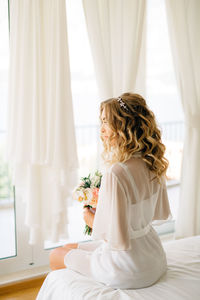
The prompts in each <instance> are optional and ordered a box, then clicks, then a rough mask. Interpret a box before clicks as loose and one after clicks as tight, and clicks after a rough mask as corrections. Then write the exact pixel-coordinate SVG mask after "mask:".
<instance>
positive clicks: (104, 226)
mask: <svg viewBox="0 0 200 300" xmlns="http://www.w3.org/2000/svg"><path fill="white" fill-rule="evenodd" d="M92 239H103V240H104V241H106V242H107V243H108V244H109V246H110V249H112V250H128V249H130V239H129V215H128V199H127V195H126V192H125V189H124V187H123V183H122V182H121V181H120V180H119V178H118V177H117V176H116V175H115V174H114V173H113V172H112V171H109V172H108V173H106V174H105V175H104V176H103V178H102V184H101V188H100V191H99V199H98V204H97V210H96V214H95V219H94V224H93V231H92Z"/></svg>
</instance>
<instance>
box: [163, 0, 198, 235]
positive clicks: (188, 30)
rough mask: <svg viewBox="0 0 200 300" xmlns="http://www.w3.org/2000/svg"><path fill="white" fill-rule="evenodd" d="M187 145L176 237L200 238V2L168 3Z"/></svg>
mask: <svg viewBox="0 0 200 300" xmlns="http://www.w3.org/2000/svg"><path fill="white" fill-rule="evenodd" d="M166 8H167V18H168V25H169V33H170V38H171V46H172V52H173V58H174V65H175V71H176V77H177V81H178V85H179V90H180V94H181V99H182V105H183V110H184V114H185V121H186V126H185V130H186V132H185V143H184V154H183V164H182V177H181V191H180V205H179V213H178V220H177V224H176V237H177V238H180V237H187V236H191V235H198V234H200V159H199V154H200V1H199V0H176V1H174V0H166Z"/></svg>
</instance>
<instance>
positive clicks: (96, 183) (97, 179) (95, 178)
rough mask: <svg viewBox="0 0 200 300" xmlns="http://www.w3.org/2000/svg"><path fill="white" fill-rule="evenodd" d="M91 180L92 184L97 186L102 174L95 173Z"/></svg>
mask: <svg viewBox="0 0 200 300" xmlns="http://www.w3.org/2000/svg"><path fill="white" fill-rule="evenodd" d="M91 182H92V186H93V187H96V186H97V185H98V184H99V182H100V176H97V175H95V176H94V177H93V178H92V180H91Z"/></svg>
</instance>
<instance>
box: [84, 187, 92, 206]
mask: <svg viewBox="0 0 200 300" xmlns="http://www.w3.org/2000/svg"><path fill="white" fill-rule="evenodd" d="M84 196H85V197H84V205H89V203H90V201H91V200H92V198H93V193H92V190H91V189H90V188H86V189H84Z"/></svg>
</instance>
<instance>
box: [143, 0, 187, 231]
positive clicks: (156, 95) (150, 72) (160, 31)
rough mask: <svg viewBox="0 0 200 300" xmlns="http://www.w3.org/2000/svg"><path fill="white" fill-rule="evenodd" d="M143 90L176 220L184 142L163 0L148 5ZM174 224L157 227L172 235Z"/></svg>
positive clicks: (156, 0)
mask: <svg viewBox="0 0 200 300" xmlns="http://www.w3.org/2000/svg"><path fill="white" fill-rule="evenodd" d="M146 53H147V66H146V67H147V68H146V90H147V99H148V104H149V106H150V108H151V109H152V110H153V112H154V113H155V115H156V117H157V122H158V124H159V126H160V128H161V131H162V137H163V142H164V144H165V145H166V157H167V158H168V160H169V168H168V172H167V176H168V182H167V186H168V195H169V201H170V206H171V210H172V215H173V218H174V220H176V217H177V209H178V198H179V181H180V170H181V161H182V151H183V138H184V116H183V111H182V106H181V100H180V98H179V94H178V89H177V85H176V80H175V73H174V68H173V61H172V55H171V48H170V40H169V34H168V26H167V18H166V10H165V3H164V0H150V1H147V51H146ZM173 223H174V222H171V225H170V224H165V225H162V226H160V227H158V228H157V229H158V231H159V232H160V233H164V232H167V231H172V230H173V228H174V224H173Z"/></svg>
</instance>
